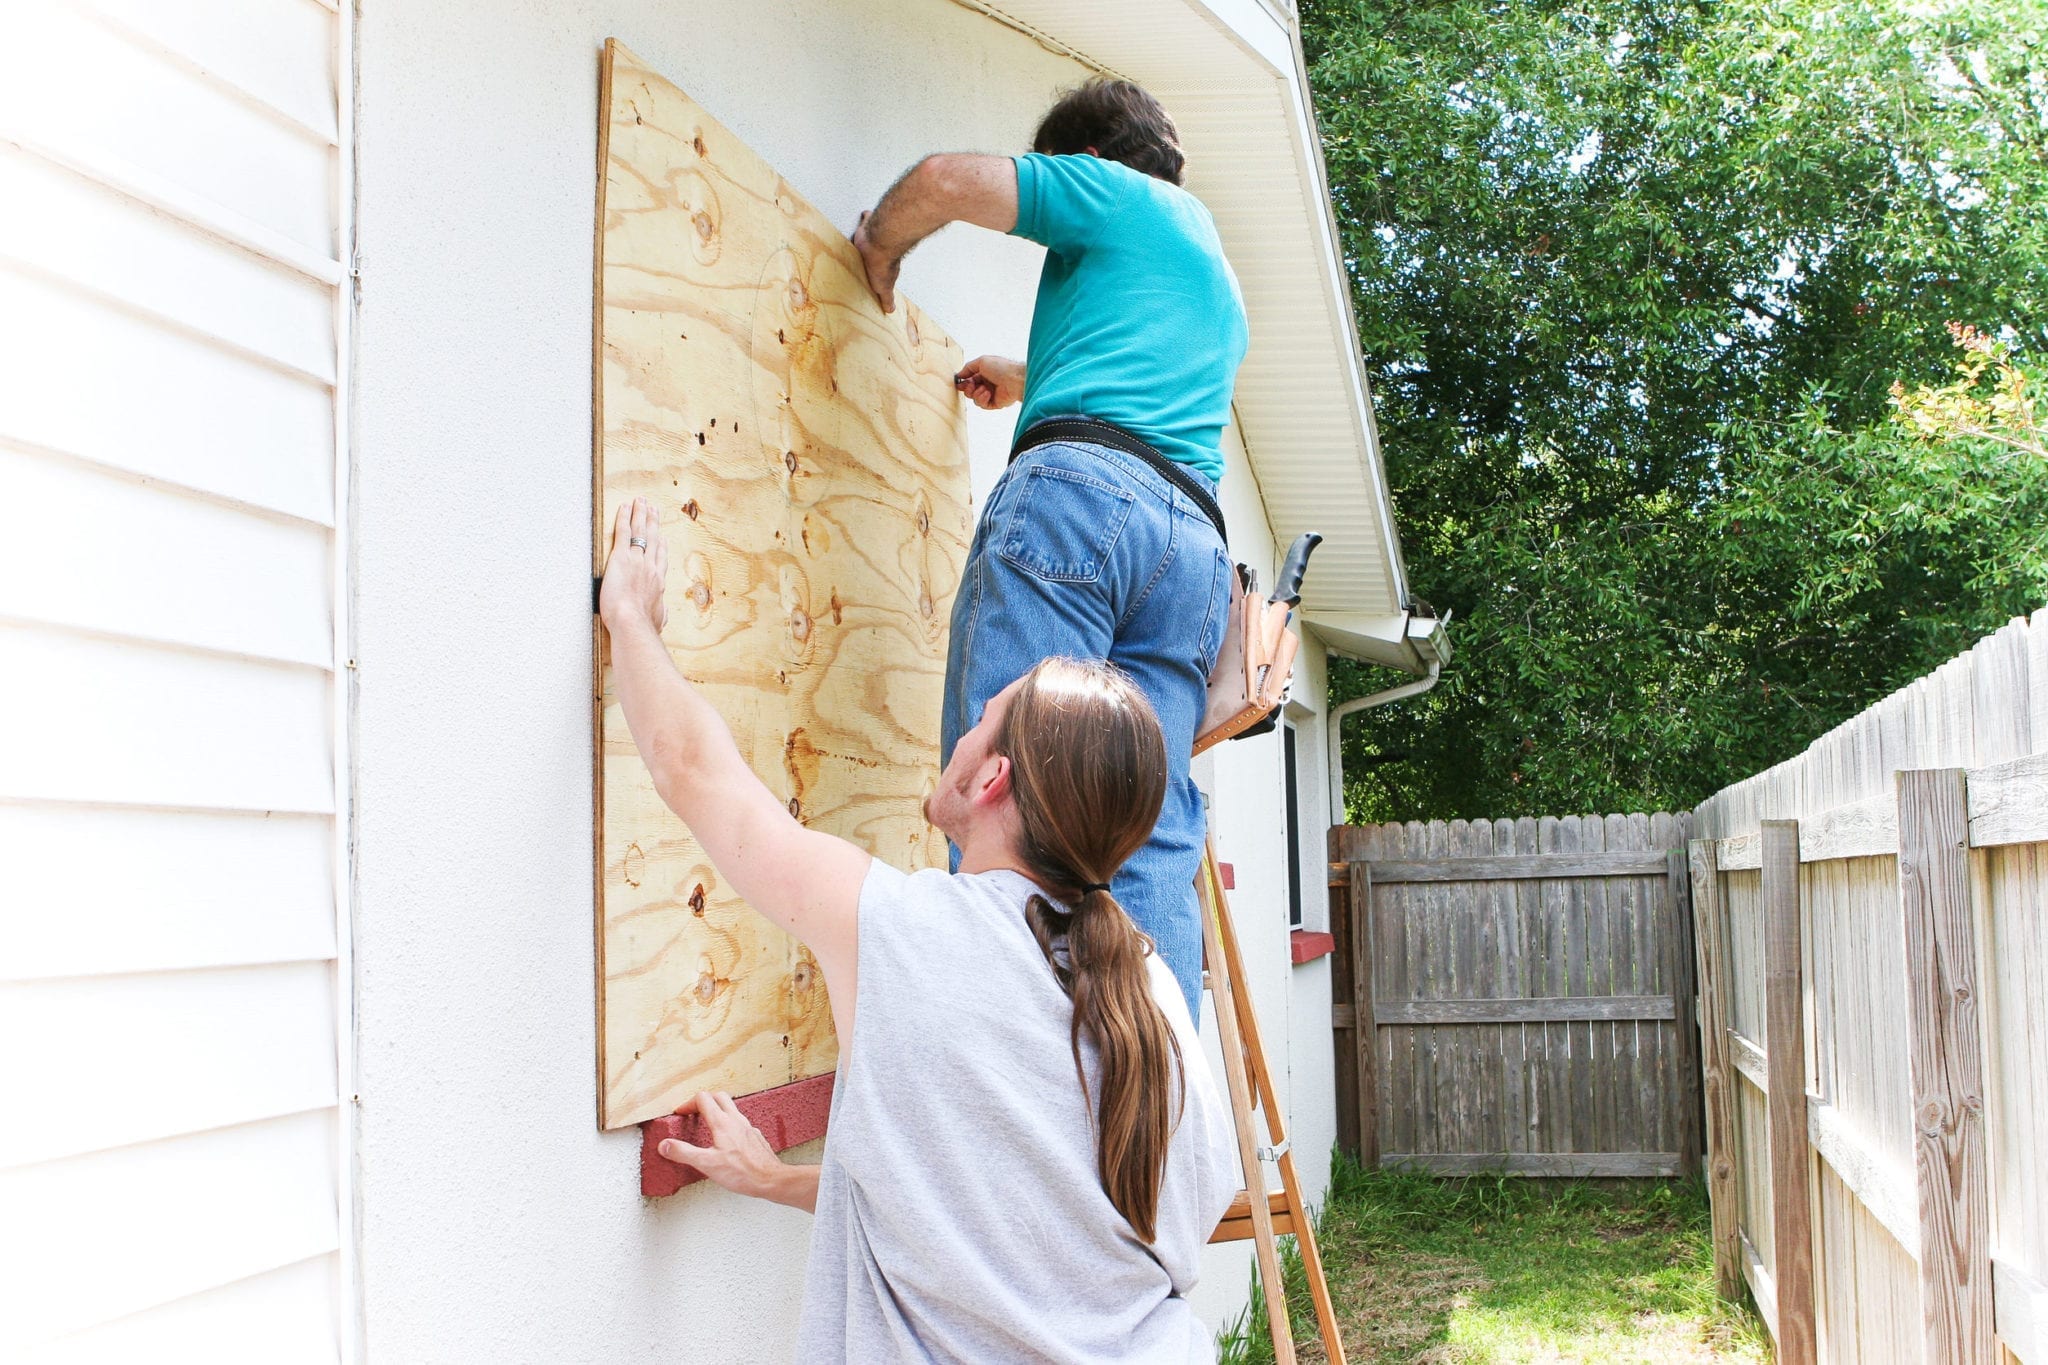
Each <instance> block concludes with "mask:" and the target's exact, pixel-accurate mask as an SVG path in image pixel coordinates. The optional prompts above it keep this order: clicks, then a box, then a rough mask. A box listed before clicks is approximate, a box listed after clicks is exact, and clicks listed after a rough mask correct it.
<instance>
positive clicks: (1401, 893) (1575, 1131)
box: [1330, 814, 1701, 1177]
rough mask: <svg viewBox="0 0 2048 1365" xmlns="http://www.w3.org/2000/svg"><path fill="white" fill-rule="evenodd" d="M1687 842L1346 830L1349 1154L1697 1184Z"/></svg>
mask: <svg viewBox="0 0 2048 1365" xmlns="http://www.w3.org/2000/svg"><path fill="white" fill-rule="evenodd" d="M1688 828H1689V826H1688V823H1687V818H1686V817H1683V816H1674V815H1662V814H1660V815H1655V816H1650V815H1633V816H1623V815H1612V816H1581V817H1567V818H1565V819H1562V820H1557V819H1545V820H1534V819H1524V820H1518V821H1514V820H1498V821H1483V820H1480V821H1464V820H1457V821H1449V822H1444V821H1439V822H1436V823H1433V824H1427V825H1424V824H1410V825H1372V826H1361V827H1350V826H1345V827H1340V828H1338V829H1334V830H1332V831H1331V832H1330V854H1331V857H1332V859H1333V860H1334V861H1332V862H1331V864H1330V893H1331V903H1332V904H1331V911H1332V913H1331V926H1332V930H1333V932H1334V933H1335V935H1336V937H1337V940H1338V944H1337V953H1336V975H1335V981H1334V992H1335V1000H1336V1004H1335V1005H1334V1007H1333V1009H1332V1014H1331V1025H1332V1027H1333V1028H1334V1029H1335V1030H1336V1034H1337V1041H1338V1056H1339V1059H1340V1060H1339V1067H1338V1071H1339V1084H1338V1105H1339V1113H1340V1119H1339V1139H1340V1141H1342V1142H1343V1143H1344V1144H1345V1145H1346V1146H1348V1147H1351V1148H1353V1149H1354V1150H1357V1151H1359V1153H1360V1155H1361V1157H1362V1158H1363V1159H1364V1160H1366V1161H1368V1162H1375V1163H1379V1164H1384V1165H1413V1166H1419V1167H1422V1168H1424V1169H1428V1170H1433V1171H1438V1172H1442V1173H1445V1174H1466V1173H1471V1172H1475V1171H1482V1170H1505V1171H1509V1172H1513V1173H1517V1174H1523V1175H1533V1176H1575V1177H1584V1176H1644V1175H1677V1174H1681V1173H1684V1172H1686V1171H1689V1170H1691V1169H1694V1168H1695V1167H1696V1165H1697V1159H1698V1153H1699V1151H1700V1149H1701V1144H1700V1138H1699V1126H1698V1114H1699V1100H1698V1090H1697V1084H1698V1072H1699V1067H1698V1058H1697V1054H1696V1030H1695V1028H1694V1024H1693V1018H1692V1008H1693V1000H1694V991H1693V982H1692V970H1693V965H1692V964H1693V950H1692V945H1691V913H1690V910H1689V909H1688V908H1687V901H1688V897H1689V886H1688V884H1687V874H1686V871H1685V864H1684V852H1683V849H1684V844H1685V839H1686V835H1687V833H1688Z"/></svg>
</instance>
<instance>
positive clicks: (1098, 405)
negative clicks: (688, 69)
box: [853, 80, 1249, 1021]
mask: <svg viewBox="0 0 2048 1365" xmlns="http://www.w3.org/2000/svg"><path fill="white" fill-rule="evenodd" d="M1183 165H1184V162H1183V158H1182V156H1181V150H1180V138H1179V135H1178V133H1176V132H1175V130H1174V126H1173V121H1172V119H1170V118H1168V117H1167V114H1166V110H1165V109H1164V108H1162V107H1161V106H1160V104H1159V102H1158V101H1157V100H1155V99H1154V98H1153V97H1152V96H1151V95H1149V94H1147V93H1146V92H1145V91H1144V90H1142V89H1140V88H1139V87H1138V86H1136V85H1133V84H1132V83H1130V82H1129V81H1110V80H1097V81H1090V82H1089V83H1088V84H1086V85H1084V86H1082V87H1081V88H1080V89H1078V90H1075V91H1073V92H1071V93H1069V94H1067V95H1066V96H1064V97H1062V98H1061V99H1060V100H1059V102H1058V103H1056V104H1055V105H1054V106H1053V107H1052V109H1051V110H1050V111H1049V112H1048V113H1047V114H1046V116H1045V118H1044V119H1043V120H1042V121H1041V122H1040V123H1039V125H1038V130H1037V133H1036V135H1035V136H1034V137H1033V139H1032V151H1031V153H1030V154H1029V155H1026V156H1019V157H1014V158H1013V157H1007V156H981V155H964V154H962V155H938V156H929V157H926V158H925V159H924V160H922V161H920V162H918V163H917V165H915V166H914V167H912V168H911V169H910V171H909V172H907V173H906V174H905V175H904V176H903V178H902V179H900V180H898V181H897V182H896V184H895V185H894V186H893V187H891V189H890V190H889V192H888V193H887V194H885V195H883V196H882V199H881V202H880V203H878V204H877V205H876V206H875V208H874V211H873V212H871V213H868V214H865V215H863V216H862V219H861V223H860V226H859V228H858V229H857V230H856V231H855V233H854V238H853V242H854V245H855V246H856V247H858V248H859V249H860V252H861V255H862V258H863V259H864V261H865V262H866V265H867V272H868V281H869V283H870V284H871V285H872V286H873V287H874V290H875V293H876V296H877V297H878V298H879V299H880V300H881V304H882V307H883V309H884V311H889V310H892V309H893V308H894V306H895V289H896V276H897V271H898V269H899V267H900V266H901V264H902V260H903V256H904V254H905V253H906V252H908V251H909V250H910V249H911V248H912V247H913V246H915V245H916V244H917V243H918V242H920V241H922V240H923V239H924V238H926V237H928V236H930V235H931V234H932V233H934V232H936V231H938V230H939V229H940V228H942V227H944V226H945V225H946V224H948V223H952V222H968V223H974V224H977V225H979V226H981V227H984V228H990V229H993V230H995V231H998V232H1007V233H1012V234H1014V235H1016V236H1019V237H1024V238H1028V239H1029V240H1031V241H1034V242H1037V243H1039V244H1040V245H1042V246H1044V247H1045V248H1046V258H1045V266H1044V270H1043V272H1042V273H1041V275H1040V276H1039V284H1038V300H1037V304H1036V307H1035V308H1034V310H1033V313H1032V319H1031V340H1030V349H1029V351H1028V352H1027V354H1026V356H1025V359H1024V360H1023V361H1021V362H1019V361H1016V360H1008V359H1004V358H1003V357H1000V356H982V357H980V358H979V359H977V360H973V361H970V362H969V363H968V364H967V365H966V367H965V368H963V369H962V370H961V371H960V374H959V376H958V378H957V381H956V382H957V383H958V385H959V387H960V390H961V392H963V393H965V394H966V395H967V396H968V397H969V398H970V399H971V400H973V402H974V403H975V404H976V405H978V406H980V407H983V408H1005V407H1009V406H1011V405H1012V404H1015V403H1019V402H1021V403H1022V405H1023V410H1022V412H1021V414H1020V415H1019V417H1018V419H1017V435H1016V439H1015V441H1014V443H1013V448H1012V452H1011V464H1010V467H1009V470H1008V472H1007V473H1005V474H1004V475H1003V477H1002V479H1001V480H1000V481H999V482H998V483H997V484H996V486H995V489H994V491H993V492H992V493H991V494H990V496H989V500H988V504H987V506H986V507H985V508H984V509H983V511H982V516H981V524H980V526H979V528H978V529H977V530H976V532H975V536H974V543H973V545H972V547H971V548H970V549H969V551H968V557H967V564H966V567H965V570H964V572H963V573H962V575H961V582H960V593H959V596H958V597H957V598H955V600H954V605H953V622H952V637H951V643H950V648H949V653H948V658H947V664H946V697H945V705H944V711H943V716H942V724H941V727H940V751H939V761H940V763H941V764H942V765H943V764H944V763H945V762H946V761H947V760H948V759H949V758H951V756H952V752H953V746H954V744H955V743H956V742H957V741H958V740H959V738H960V736H961V735H963V734H965V733H966V732H967V731H968V730H969V729H970V728H971V727H972V726H973V725H974V723H975V721H976V719H977V718H978V717H979V716H980V714H981V710H982V708H983V707H984V706H985V705H987V703H988V700H989V698H991V697H993V696H994V695H995V694H996V693H998V692H1000V691H1001V690H1002V689H1003V688H1004V687H1006V686H1008V685H1009V684H1010V682H1011V681H1013V680H1014V679H1016V678H1018V677H1021V676H1022V675H1023V674H1024V673H1025V671H1026V670H1028V669H1029V668H1030V667H1031V666H1032V665H1033V664H1035V663H1037V662H1038V661H1039V660H1040V659H1042V658H1046V657H1048V656H1050V655H1055V654H1064V655H1070V656H1072V657H1074V658H1081V659H1107V660H1108V661H1109V662H1110V663H1112V664H1115V665H1116V666H1117V667H1118V668H1120V669H1122V670H1123V671H1124V672H1125V673H1126V674H1127V675H1128V676H1129V677H1130V678H1131V680H1132V681H1133V682H1135V683H1136V684H1137V685H1138V688H1139V690H1140V691H1142V692H1144V694H1145V696H1146V699H1147V700H1149V701H1150V702H1151V703H1152V709H1153V710H1154V711H1155V712H1156V713H1157V714H1158V716H1159V723H1160V726H1161V727H1162V729H1163V730H1164V731H1165V733H1166V744H1167V751H1168V753H1169V755H1170V756H1171V757H1170V759H1169V765H1170V766H1169V772H1168V774H1167V793H1166V805H1165V808H1164V809H1163V810H1162V811H1161V812H1160V817H1159V824H1158V826H1157V827H1156V828H1155V829H1154V831H1153V834H1152V839H1151V841H1150V842H1149V843H1148V844H1147V845H1146V846H1145V847H1144V848H1143V849H1142V850H1140V851H1139V853H1138V855H1137V856H1136V857H1134V858H1132V859H1131V860H1130V862H1129V863H1127V864H1125V866H1124V869H1123V871H1122V872H1120V873H1119V874H1118V875H1117V878H1116V883H1115V887H1114V891H1115V895H1116V898H1117V901H1118V903H1120V904H1121V905H1123V906H1125V907H1126V908H1127V909H1128V910H1129V912H1130V914H1131V917H1132V918H1133V919H1134V920H1136V921H1137V923H1138V927H1139V928H1141V929H1143V930H1144V931H1145V932H1146V933H1147V934H1148V935H1150V936H1151V938H1152V941H1153V942H1154V944H1156V945H1157V947H1158V950H1159V955H1160V957H1161V959H1162V960H1164V962H1165V963H1166V965H1167V966H1168V967H1170V968H1171V969H1172V970H1173V974H1174V977H1175V979H1176V980H1178V981H1179V982H1180V987H1181V991H1182V993H1183V994H1184V995H1186V997H1187V1001H1188V1010H1189V1012H1190V1013H1191V1014H1193V1015H1194V1017H1195V1018H1196V1019H1197V1020H1198V1021H1199V1020H1200V1018H1201V1004H1202V1001H1201V953H1202V939H1201V931H1200V925H1199V920H1198V916H1197V913H1196V908H1195V898H1194V894H1193V882H1194V876H1195V869H1196V866H1197V865H1198V864H1199V863H1200V861H1201V857H1202V837H1203V826H1202V807H1201V795H1200V793H1199V792H1198V791H1197V790H1196V789H1195V784H1194V781H1193V779H1192V778H1191V777H1190V776H1189V774H1188V761H1189V758H1190V756H1191V753H1192V750H1193V746H1194V739H1195V733H1196V726H1197V724H1198V723H1199V721H1200V719H1201V716H1202V710H1203V697H1204V691H1205V688H1206V685H1207V682H1208V677H1209V670H1210V666H1211V664H1213V663H1214V661H1215V658H1216V652H1217V649H1218V647H1219V645H1220V644H1221V641H1222V638H1223V627H1224V618H1225V615H1226V613H1227V612H1228V609H1229V604H1230V573H1231V565H1230V557H1229V554H1228V552H1227V551H1226V550H1225V548H1224V534H1223V514H1222V512H1221V510H1220V509H1219V508H1218V507H1217V505H1216V487H1217V483H1218V481H1219V480H1221V479H1222V477H1223V454H1222V443H1223V429H1224V427H1225V425H1226V424H1228V422H1229V420H1230V400H1231V392H1232V389H1233V387H1234V386H1235V384H1236V380H1237V368H1238V364H1239V362H1240V361H1242V360H1243V359H1244V353H1245V346H1246V343H1247V340H1248V337H1249V333H1248V331H1247V328H1246V323H1245V313H1244V301H1243V298H1242V297H1241V295H1240V294H1239V292H1238V287H1237V279H1236V276H1235V275H1233V274H1232V273H1231V269H1230V265H1229V263H1228V262H1227V261H1225V260H1224V258H1223V248H1222V244H1221V242H1220V241H1219V240H1218V238H1217V235H1216V225H1215V223H1214V221H1213V220H1212V219H1211V218H1210V216H1209V211H1208V209H1206V208H1204V207H1203V205H1202V203H1201V201H1200V200H1198V199H1196V198H1195V197H1194V196H1193V195H1191V194H1189V193H1188V192H1187V191H1186V190H1184V189H1182V188H1181V177H1182V171H1183ZM956 853H957V851H956Z"/></svg>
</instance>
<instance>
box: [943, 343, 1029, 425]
mask: <svg viewBox="0 0 2048 1365" xmlns="http://www.w3.org/2000/svg"><path fill="white" fill-rule="evenodd" d="M953 387H954V388H956V389H958V390H960V392H962V393H964V394H966V395H967V400H968V401H969V402H971V403H973V404H974V406H976V407H977V408H982V409H985V410H988V411H994V410H995V409H997V408H1007V407H1009V406H1010V405H1011V404H1012V403H1016V402H1020V401H1022V399H1023V397H1024V362H1023V361H1021V360H1010V359H1007V358H1005V357H1003V356H999V355H984V356H976V357H975V358H974V359H972V360H970V361H968V362H967V363H966V364H965V365H963V366H961V368H960V373H958V374H956V375H954V376H953Z"/></svg>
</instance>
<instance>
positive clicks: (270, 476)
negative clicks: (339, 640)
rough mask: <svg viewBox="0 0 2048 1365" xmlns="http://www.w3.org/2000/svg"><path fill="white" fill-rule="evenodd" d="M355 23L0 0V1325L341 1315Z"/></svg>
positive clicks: (301, 1341) (107, 1326) (279, 1333)
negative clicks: (340, 603)
mask: <svg viewBox="0 0 2048 1365" xmlns="http://www.w3.org/2000/svg"><path fill="white" fill-rule="evenodd" d="M343 30H344V20H343V17H342V15H341V14H340V13H339V12H337V10H335V9H334V8H332V7H328V8H322V7H320V6H317V5H311V4H304V3H299V4H289V5H288V4H248V5H206V6H159V5H155V4H151V3H147V2H146V0H99V3H96V4H92V5H85V4H63V3H57V2H56V0H45V2H44V3H34V4H14V5H5V6H0V205H4V208H0V1113H4V1115H5V1117H4V1118H0V1359H5V1360H8V1361H36V1362H54V1361H99V1360H118V1359H130V1358H150V1359H159V1360H199V1359H207V1360H224V1361H225V1360H252V1361H253V1360H278V1361H283V1360H314V1359H321V1358H327V1359H332V1358H334V1356H335V1355H336V1354H337V1353H338V1352H339V1351H341V1350H342V1349H344V1345H345V1338H344V1331H345V1321H344V1319H343V1318H342V1316H341V1315H340V1314H339V1313H338V1312H337V1304H338V1301H339V1298H340V1294H339V1286H340V1284H341V1283H342V1281H343V1280H344V1278H345V1271H344V1265H345V1261H346V1257H347V1246H348V1242H347V1237H346V1229H345V1221H344V1219H343V1217H342V1212H341V1211H342V1208H343V1207H344V1206H345V1204H346V1202H347V1196H346V1178H347V1170H348V1153H347V1151H346V1147H345V1143H344V1137H345V1132H344V1122H343V1112H342V1107H341V1104H340V1096H339V1092H338V1090H337V1078H338V1075H339V1071H340V1068H339V1064H338V1051H339V1049H340V1048H341V1047H344V1046H345V1045H346V1041H347V1032H346V1030H345V1028H344V1027H343V1026H342V1025H343V1021H344V1019H345V1010H346V993H345V988H343V987H342V986H341V984H340V983H341V982H342V981H345V980H346V970H345V966H343V965H342V962H343V959H342V957H341V955H343V954H345V952H346V947H347V944H346V940H345V939H343V938H341V937H340V936H338V935H337V932H336V930H337V919H338V905H339V901H340V899H341V897H340V895H339V887H340V882H339V880H338V878H337V870H338V868H339V866H340V865H341V863H342V861H343V860H342V859H341V858H340V857H339V856H338V854H339V851H340V844H341V832H342V829H343V825H344V822H343V819H342V810H343V804H342V801H341V796H342V791H341V790H340V783H339V782H338V780H337V779H338V778H345V774H346V752H345V743H346V736H345V731H344V729H343V727H342V725H341V723H340V722H341V718H342V716H343V709H342V707H341V705H340V703H339V699H338V698H339V693H340V691H341V688H340V685H339V683H338V678H339V676H340V672H341V669H340V665H341V660H340V659H339V658H338V657H337V649H336V637H337V630H336V619H337V618H336V614H335V608H336V604H337V595H336V589H337V585H338V583H339V581H340V574H339V569H340V562H339V561H340V553H341V550H340V547H341V544H342V541H343V535H344V533H343V523H342V517H343V515H344V513H345V510H346V509H345V504H344V503H343V502H342V501H341V500H340V499H338V498H337V496H336V491H337V490H336V469H337V460H336V424H335V417H336V398H335V395H336V390H337V386H338V385H339V384H340V383H342V382H343V372H342V368H341V363H340V357H339V356H338V353H337V344H336V343H337V326H338V324H339V323H340V322H341V321H342V319H343V315H344V309H343V307H342V290H341V288H340V285H341V282H342V280H343V279H344V275H345V271H344V269H343V265H342V263H341V262H342V260H343V259H344V257H343V248H344V246H345V241H346V235H347V234H346V222H345V214H344V207H345V201H344V199H343V197H342V195H341V194H340V192H339V189H340V184H341V182H342V180H343V177H344V176H345V175H346V165H345V160H346V149H347V145H348V142H347V124H346V118H347V110H346V108H345V106H344V104H343V102H342V101H341V100H340V98H339V95H338V92H339V90H340V89H341V88H342V82H341V80H340V79H339V70H338V64H339V60H340V58H341V55H342V53H343V52H344V50H345V45H344V43H343V42H342V35H343Z"/></svg>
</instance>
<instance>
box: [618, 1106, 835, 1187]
mask: <svg viewBox="0 0 2048 1365" xmlns="http://www.w3.org/2000/svg"><path fill="white" fill-rule="evenodd" d="M692 1103H693V1104H695V1105H696V1106H697V1113H698V1114H699V1115H700V1116H702V1118H703V1120H704V1126H705V1128H707V1129H708V1130H709V1131H710V1134H711V1145H710V1146H709V1147H698V1146H695V1145H693V1144H691V1143H688V1142H683V1141H681V1140H680V1139H677V1138H669V1139H668V1140H667V1141H665V1142H663V1143H662V1144H661V1146H660V1147H658V1148H656V1149H655V1150H656V1151H657V1153H658V1154H659V1155H660V1156H661V1159H662V1160H664V1161H673V1162H675V1163H676V1164H677V1165H679V1166H694V1167H696V1168H697V1169H698V1170H700V1171H702V1172H703V1173H704V1174H705V1175H706V1176H707V1177H709V1178H710V1179H712V1180H715V1181H717V1182H718V1183H719V1184H721V1185H723V1186H725V1188H727V1189H728V1190H731V1191H732V1192H733V1193H734V1194H744V1195H747V1196H749V1197H750V1198H754V1199H767V1200H771V1201H772V1202H774V1203H777V1204H787V1205H789V1206H790V1207H791V1208H796V1209H804V1210H807V1211H810V1212H816V1210H817V1205H818V1168H817V1167H816V1166H792V1165H790V1164H789V1163H788V1162H786V1161H784V1160H783V1159H782V1158H781V1157H779V1156H777V1155H775V1152H774V1149H772V1148H771V1147H769V1145H768V1139H766V1138H764V1137H762V1136H761V1130H760V1129H758V1128H756V1127H755V1126H754V1125H753V1124H752V1123H750V1122H748V1120H747V1116H746V1115H745V1114H742V1113H741V1112H740V1107H739V1106H738V1105H737V1104H734V1103H733V1100H732V1096H730V1095H728V1094H726V1093H725V1092H724V1091H712V1090H703V1091H699V1092H698V1094H697V1098H696V1099H695V1100H693V1101H692Z"/></svg>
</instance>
